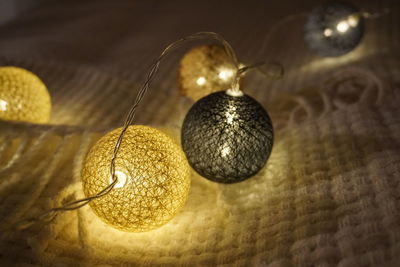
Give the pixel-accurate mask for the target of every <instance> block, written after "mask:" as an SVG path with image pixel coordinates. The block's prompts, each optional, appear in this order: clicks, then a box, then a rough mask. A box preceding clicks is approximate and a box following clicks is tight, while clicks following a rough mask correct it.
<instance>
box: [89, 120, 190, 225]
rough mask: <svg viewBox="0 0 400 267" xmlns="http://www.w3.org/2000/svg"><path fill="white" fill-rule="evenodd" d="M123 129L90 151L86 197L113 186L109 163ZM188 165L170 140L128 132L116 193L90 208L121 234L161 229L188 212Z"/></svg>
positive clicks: (152, 132)
mask: <svg viewBox="0 0 400 267" xmlns="http://www.w3.org/2000/svg"><path fill="white" fill-rule="evenodd" d="M120 133H121V128H119V129H116V130H114V131H112V132H110V133H108V134H106V135H105V136H103V137H102V138H101V139H100V140H99V141H98V142H97V143H96V144H95V145H94V146H93V148H92V149H91V151H90V152H89V154H88V156H87V158H86V160H85V165H84V168H83V171H82V182H83V190H84V193H85V195H86V196H87V197H89V196H93V195H95V194H96V193H97V192H99V191H101V190H102V189H103V188H105V187H107V186H108V185H110V184H112V183H113V178H112V177H111V176H110V173H109V163H110V160H111V157H112V155H113V150H114V146H115V143H116V141H117V139H118V136H119V134H120ZM189 170H190V169H189V165H188V163H187V160H186V158H185V155H184V154H183V152H182V150H181V148H180V147H179V145H178V144H176V143H175V142H174V141H173V140H172V139H171V138H170V137H169V136H167V135H166V134H164V133H162V132H160V131H158V130H156V129H154V128H150V127H146V126H129V128H128V130H127V131H126V133H125V137H124V139H123V141H122V143H121V146H120V150H119V153H118V156H117V158H116V160H115V176H116V177H117V181H116V183H115V185H114V189H113V190H111V191H110V193H108V194H107V195H105V196H103V197H101V198H97V199H95V200H93V201H92V202H90V206H91V207H92V209H93V211H94V212H95V213H96V214H97V216H99V217H100V218H101V219H102V220H103V221H104V222H106V223H107V224H109V225H111V226H113V227H115V228H118V229H120V230H123V231H129V232H144V231H149V230H152V229H155V228H158V227H160V226H162V225H164V224H165V223H167V222H168V221H169V220H171V219H172V218H173V217H174V216H175V214H176V213H178V211H179V210H181V208H182V207H183V206H184V204H185V202H186V199H187V196H188V192H189V187H190V171H189Z"/></svg>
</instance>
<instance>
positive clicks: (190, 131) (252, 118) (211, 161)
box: [181, 91, 274, 183]
mask: <svg viewBox="0 0 400 267" xmlns="http://www.w3.org/2000/svg"><path fill="white" fill-rule="evenodd" d="M273 135H274V134H273V127H272V122H271V119H270V118H269V116H268V113H267V112H266V111H265V109H264V108H263V107H262V106H261V105H260V104H259V103H258V102H257V101H256V100H254V99H253V98H252V97H250V96H248V95H242V96H231V95H228V94H227V93H226V92H225V91H220V92H216V93H213V94H210V95H208V96H206V97H204V98H202V99H200V100H199V101H197V102H196V103H195V104H194V105H193V106H192V108H191V109H190V110H189V112H188V113H187V115H186V117H185V120H184V122H183V125H182V133H181V141H182V147H183V151H184V152H185V154H186V156H187V158H188V161H189V164H190V165H191V166H192V168H193V169H194V170H196V172H198V173H199V174H200V175H202V176H203V177H205V178H207V179H209V180H212V181H215V182H220V183H236V182H240V181H243V180H245V179H247V178H250V177H251V176H253V175H255V174H256V173H257V172H258V171H259V170H260V169H261V168H262V167H263V166H264V165H265V163H266V162H267V159H268V158H269V156H270V154H271V150H272V144H273Z"/></svg>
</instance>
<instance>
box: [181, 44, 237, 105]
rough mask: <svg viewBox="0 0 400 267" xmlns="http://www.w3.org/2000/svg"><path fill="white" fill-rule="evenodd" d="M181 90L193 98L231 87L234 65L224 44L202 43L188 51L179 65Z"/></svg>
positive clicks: (183, 93)
mask: <svg viewBox="0 0 400 267" xmlns="http://www.w3.org/2000/svg"><path fill="white" fill-rule="evenodd" d="M178 75H179V76H178V80H179V86H180V92H181V94H182V95H184V96H187V97H189V98H191V99H193V100H199V99H200V98H202V97H204V96H207V95H209V94H211V93H214V92H217V91H221V90H227V89H229V88H230V87H231V84H232V79H233V77H234V67H233V65H232V62H231V59H230V58H229V57H228V55H227V54H226V52H225V49H224V48H223V47H222V46H218V45H202V46H198V47H195V48H193V49H191V50H190V51H188V52H187V53H186V54H185V55H184V56H183V57H182V60H181V62H180V65H179V71H178Z"/></svg>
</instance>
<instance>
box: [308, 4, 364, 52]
mask: <svg viewBox="0 0 400 267" xmlns="http://www.w3.org/2000/svg"><path fill="white" fill-rule="evenodd" d="M363 34H364V20H363V17H362V16H361V14H360V12H359V10H358V9H357V8H355V7H354V6H352V5H351V4H348V3H343V2H339V1H335V2H328V3H326V4H323V5H321V6H319V7H317V8H315V9H314V10H313V11H312V12H311V14H310V15H309V16H308V19H307V22H306V25H305V41H306V43H307V45H308V46H309V47H310V49H311V50H312V51H314V52H315V53H317V54H319V55H320V56H324V57H337V56H341V55H344V54H346V53H348V52H350V51H351V50H353V49H354V48H355V47H356V46H357V45H358V43H359V42H360V41H361V38H362V36H363Z"/></svg>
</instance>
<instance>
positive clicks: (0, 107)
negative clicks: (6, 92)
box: [0, 99, 8, 111]
mask: <svg viewBox="0 0 400 267" xmlns="http://www.w3.org/2000/svg"><path fill="white" fill-rule="evenodd" d="M7 106H8V102H7V101H4V100H3V99H0V110H1V111H6V110H7Z"/></svg>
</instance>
